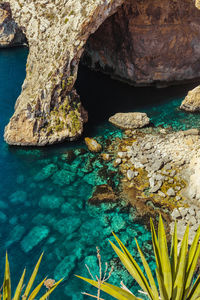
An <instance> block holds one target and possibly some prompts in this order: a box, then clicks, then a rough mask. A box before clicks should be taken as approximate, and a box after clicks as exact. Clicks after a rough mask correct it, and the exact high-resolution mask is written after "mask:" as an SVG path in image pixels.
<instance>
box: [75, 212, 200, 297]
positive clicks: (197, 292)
mask: <svg viewBox="0 0 200 300" xmlns="http://www.w3.org/2000/svg"><path fill="white" fill-rule="evenodd" d="M150 225H151V235H152V243H153V250H154V255H155V261H156V278H157V282H156V281H155V279H154V278H153V275H152V272H151V270H150V267H149V265H148V263H147V261H146V259H145V257H144V254H143V253H142V251H141V249H140V247H139V245H138V242H137V240H136V245H137V249H138V252H139V254H140V257H141V261H142V263H143V266H144V270H145V273H146V276H145V275H144V274H143V271H142V270H141V269H140V267H139V265H138V264H137V262H136V261H135V259H134V258H133V257H132V255H131V254H130V252H129V251H128V250H127V248H126V247H125V246H124V245H123V243H122V242H121V241H120V239H119V238H118V237H117V236H116V235H115V234H114V236H115V239H116V241H117V243H118V245H119V247H120V248H118V247H117V246H116V245H115V244H113V243H112V242H111V241H110V243H111V245H112V247H113V249H114V251H115V252H116V254H117V255H118V257H119V258H120V260H121V262H122V263H123V265H124V266H125V268H126V269H127V270H128V272H129V273H130V274H131V276H132V277H133V278H134V279H135V280H136V281H137V283H138V284H139V285H140V287H141V289H142V290H143V292H144V293H145V294H146V295H147V296H148V298H149V299H151V300H159V299H162V300H200V275H199V276H198V277H197V279H196V281H195V282H193V281H194V274H195V270H196V266H197V261H198V258H199V254H200V244H199V237H200V227H199V229H198V230H197V233H196V235H195V238H194V240H193V242H192V245H191V247H190V248H189V249H188V234H189V226H187V228H186V230H185V234H184V237H183V240H182V243H181V247H180V251H179V252H178V239H177V225H176V223H175V227H174V233H173V235H172V239H171V250H170V253H168V247H167V239H166V233H165V229H164V225H163V221H162V217H161V216H160V217H159V224H158V236H157V235H156V232H155V228H154V225H153V222H152V220H150ZM78 277H79V278H81V279H83V280H85V281H87V282H88V283H90V284H91V285H93V286H95V287H97V288H100V289H101V290H102V291H104V292H106V293H108V294H109V295H111V296H113V297H114V298H116V299H120V300H125V299H130V300H136V299H141V298H138V297H136V296H134V295H133V294H132V293H131V292H130V291H129V290H128V289H123V288H119V287H116V286H114V285H112V284H109V283H106V282H105V283H102V284H101V283H99V282H97V281H95V280H91V279H88V278H84V277H81V276H78Z"/></svg>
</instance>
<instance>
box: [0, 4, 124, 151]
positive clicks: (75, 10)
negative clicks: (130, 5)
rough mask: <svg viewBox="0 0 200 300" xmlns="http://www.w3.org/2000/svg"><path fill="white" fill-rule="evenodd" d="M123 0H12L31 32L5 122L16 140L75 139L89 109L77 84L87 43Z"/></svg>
mask: <svg viewBox="0 0 200 300" xmlns="http://www.w3.org/2000/svg"><path fill="white" fill-rule="evenodd" d="M123 1H124V0H115V1H112V0H107V1H102V0H95V1H91V0H86V1H81V0H78V1H77V0H68V1H66V0H55V1H46V0H35V1H26V0H10V1H9V4H10V6H11V10H12V15H13V19H14V21H15V22H16V23H17V24H18V26H19V28H21V29H22V30H23V32H24V34H25V35H26V38H27V40H28V44H29V56H28V60H27V66H26V79H25V81H24V84H23V86H22V92H21V95H20V96H19V98H18V99H17V102H16V105H15V113H14V115H13V116H12V118H11V119H10V122H9V124H8V125H7V127H6V128H5V134H4V138H5V140H6V142H7V143H9V144H12V145H39V146H43V145H47V144H53V143H56V142H61V141H64V140H66V139H68V140H74V139H76V138H77V137H79V136H80V135H81V133H82V131H83V123H84V121H86V120H87V113H86V112H85V110H84V108H83V107H82V105H81V102H80V99H79V96H78V95H77V93H76V91H75V90H74V88H73V86H74V83H75V81H76V77H77V69H78V64H79V60H80V57H81V55H82V52H83V47H84V45H85V43H86V41H87V39H88V37H89V35H90V34H92V33H94V31H96V30H97V28H98V27H99V26H100V25H101V24H102V23H103V22H104V20H105V19H106V18H108V17H109V16H110V15H112V14H113V13H115V12H116V10H117V8H118V6H119V5H121V4H122V3H123Z"/></svg>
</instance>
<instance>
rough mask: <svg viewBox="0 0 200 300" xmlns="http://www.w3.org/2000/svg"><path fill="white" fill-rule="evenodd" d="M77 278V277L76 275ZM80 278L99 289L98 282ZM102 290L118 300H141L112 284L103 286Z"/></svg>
mask: <svg viewBox="0 0 200 300" xmlns="http://www.w3.org/2000/svg"><path fill="white" fill-rule="evenodd" d="M76 276H77V275H76ZM77 277H78V278H81V279H82V280H84V281H86V282H88V283H90V284H91V285H93V286H95V287H96V288H98V287H99V283H98V282H97V281H94V280H92V279H88V278H85V277H81V276H77ZM101 290H102V291H103V292H105V293H107V294H109V295H111V296H112V297H114V298H116V299H118V300H127V299H128V300H141V299H140V298H137V297H136V296H134V295H133V294H131V293H129V292H127V291H125V290H124V289H122V288H119V287H116V286H114V285H112V284H109V283H107V282H105V283H103V284H101Z"/></svg>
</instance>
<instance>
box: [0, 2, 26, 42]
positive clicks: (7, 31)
mask: <svg viewBox="0 0 200 300" xmlns="http://www.w3.org/2000/svg"><path fill="white" fill-rule="evenodd" d="M24 43H26V37H25V35H24V34H23V32H22V30H20V28H19V27H18V26H17V24H16V23H15V21H14V20H13V19H12V12H11V9H10V5H9V4H8V3H6V2H2V3H0V48H4V47H8V46H9V47H12V46H18V45H21V44H24Z"/></svg>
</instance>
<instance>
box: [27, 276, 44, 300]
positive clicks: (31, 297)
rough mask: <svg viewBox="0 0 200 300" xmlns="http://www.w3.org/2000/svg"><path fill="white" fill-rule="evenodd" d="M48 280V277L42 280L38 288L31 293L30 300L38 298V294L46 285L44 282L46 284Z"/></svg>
mask: <svg viewBox="0 0 200 300" xmlns="http://www.w3.org/2000/svg"><path fill="white" fill-rule="evenodd" d="M46 279H47V277H46V278H44V279H43V280H42V282H40V284H38V286H36V288H35V289H34V290H33V291H32V293H31V294H30V296H29V297H28V300H34V299H35V297H36V296H37V294H38V293H39V291H40V290H41V287H42V286H43V284H44V282H45V280H46Z"/></svg>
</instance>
